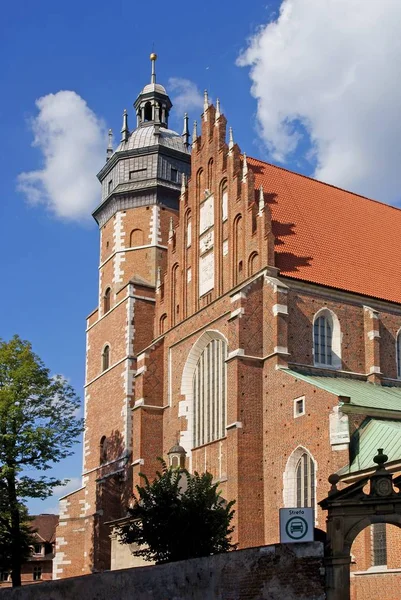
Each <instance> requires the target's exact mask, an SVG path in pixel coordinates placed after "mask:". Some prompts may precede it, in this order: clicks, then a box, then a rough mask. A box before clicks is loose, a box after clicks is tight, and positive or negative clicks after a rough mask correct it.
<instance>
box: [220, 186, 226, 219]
mask: <svg viewBox="0 0 401 600" xmlns="http://www.w3.org/2000/svg"><path fill="white" fill-rule="evenodd" d="M220 195H221V218H222V220H223V221H226V220H227V218H228V187H227V179H225V180H224V181H223V183H222V184H221V192H220Z"/></svg>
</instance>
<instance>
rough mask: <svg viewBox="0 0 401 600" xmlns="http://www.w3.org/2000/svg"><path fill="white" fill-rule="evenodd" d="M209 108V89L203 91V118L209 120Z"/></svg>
mask: <svg viewBox="0 0 401 600" xmlns="http://www.w3.org/2000/svg"><path fill="white" fill-rule="evenodd" d="M208 108H209V96H208V95H207V90H205V91H204V92H203V118H204V119H205V121H207V109H208Z"/></svg>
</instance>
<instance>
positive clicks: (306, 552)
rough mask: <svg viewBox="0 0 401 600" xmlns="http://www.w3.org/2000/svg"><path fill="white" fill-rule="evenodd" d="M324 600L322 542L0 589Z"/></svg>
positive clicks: (0, 596)
mask: <svg viewBox="0 0 401 600" xmlns="http://www.w3.org/2000/svg"><path fill="white" fill-rule="evenodd" d="M78 598H84V599H85V600H106V599H107V600H110V598H111V599H113V600H264V599H265V600H284V599H285V600H295V599H297V600H324V599H325V598H326V595H325V592H324V569H323V544H321V543H320V542H311V543H305V544H292V545H291V544H276V545H272V546H261V547H259V548H250V549H247V550H237V551H235V552H229V553H227V554H219V555H216V556H210V557H205V558H196V559H192V560H187V561H182V562H176V563H170V564H166V565H159V566H150V567H137V568H134V569H123V570H121V571H108V572H104V573H97V574H94V575H86V576H82V577H71V578H70V579H61V580H58V581H49V582H43V583H42V584H40V585H27V586H24V587H21V588H16V589H4V590H0V600H39V599H40V600H42V599H46V600H77V599H78Z"/></svg>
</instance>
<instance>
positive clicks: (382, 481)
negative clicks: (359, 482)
mask: <svg viewBox="0 0 401 600" xmlns="http://www.w3.org/2000/svg"><path fill="white" fill-rule="evenodd" d="M375 492H376V494H377V495H378V496H381V497H385V496H390V495H391V494H392V493H393V486H392V485H391V481H390V479H389V478H388V477H380V478H379V479H377V480H376V485H375Z"/></svg>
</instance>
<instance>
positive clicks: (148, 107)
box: [144, 102, 153, 121]
mask: <svg viewBox="0 0 401 600" xmlns="http://www.w3.org/2000/svg"><path fill="white" fill-rule="evenodd" d="M152 112H153V111H152V105H151V103H150V102H146V104H145V110H144V120H145V121H152V120H153V119H152V117H153V115H152Z"/></svg>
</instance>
